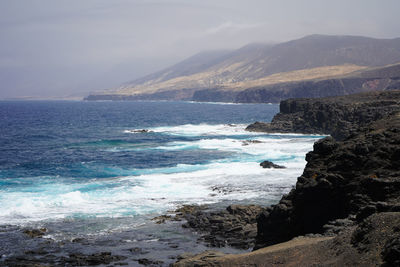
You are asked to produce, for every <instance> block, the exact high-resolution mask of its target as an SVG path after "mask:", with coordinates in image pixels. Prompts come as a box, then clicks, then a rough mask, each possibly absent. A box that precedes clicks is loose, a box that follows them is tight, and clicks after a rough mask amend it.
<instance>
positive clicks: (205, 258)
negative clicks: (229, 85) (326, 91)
mask: <svg viewBox="0 0 400 267" xmlns="http://www.w3.org/2000/svg"><path fill="white" fill-rule="evenodd" d="M249 129H253V130H266V131H270V132H273V131H277V130H279V129H280V130H282V131H287V132H293V131H295V132H302V131H305V132H307V133H320V132H325V133H328V134H329V133H333V135H334V136H336V137H338V138H339V139H341V140H335V138H333V137H331V136H329V137H326V138H324V139H321V140H319V141H318V142H316V143H315V144H314V148H313V151H311V152H309V153H308V154H307V155H306V161H307V165H306V167H305V169H304V172H303V174H302V175H301V176H300V177H299V178H298V180H297V183H296V186H295V188H294V189H293V190H291V192H290V193H289V194H287V195H285V196H283V197H282V199H281V200H280V201H279V203H278V204H276V205H273V206H271V207H269V208H266V209H264V211H263V212H261V214H260V215H259V216H258V218H257V237H256V246H255V251H254V252H252V253H247V254H243V255H238V256H233V255H221V254H220V255H212V253H211V254H210V253H209V252H208V253H204V254H201V255H198V256H196V257H194V258H191V259H183V260H181V261H180V262H179V263H177V264H176V266H192V265H191V264H193V263H196V264H198V266H238V265H241V264H242V265H244V264H247V265H251V264H253V265H257V264H261V265H262V264H266V265H268V266H278V265H279V266H282V265H283V266H311V265H319V266H380V265H382V266H399V265H400V260H399V259H400V229H399V222H400V91H384V92H373V93H366V94H360V95H352V96H349V97H331V98H325V99H292V100H287V101H283V102H281V112H280V113H279V114H278V115H277V116H276V117H275V118H274V120H273V122H272V123H271V124H262V123H257V124H254V125H252V126H249ZM304 236H307V237H304ZM293 238H295V239H293ZM283 242H286V243H283Z"/></svg>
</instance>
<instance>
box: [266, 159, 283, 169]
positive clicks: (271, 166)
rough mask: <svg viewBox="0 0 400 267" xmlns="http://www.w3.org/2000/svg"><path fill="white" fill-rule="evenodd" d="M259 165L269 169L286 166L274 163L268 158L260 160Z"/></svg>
mask: <svg viewBox="0 0 400 267" xmlns="http://www.w3.org/2000/svg"><path fill="white" fill-rule="evenodd" d="M260 166H261V167H263V168H266V169H271V168H274V169H285V168H286V167H285V166H281V165H278V164H275V163H273V162H271V161H268V160H265V161H263V162H261V163H260Z"/></svg>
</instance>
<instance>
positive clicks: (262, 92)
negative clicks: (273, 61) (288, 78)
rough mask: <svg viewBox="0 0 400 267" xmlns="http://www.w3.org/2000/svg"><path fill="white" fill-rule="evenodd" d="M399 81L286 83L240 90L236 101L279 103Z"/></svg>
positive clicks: (393, 84)
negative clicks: (285, 100)
mask: <svg viewBox="0 0 400 267" xmlns="http://www.w3.org/2000/svg"><path fill="white" fill-rule="evenodd" d="M397 83H398V81H397V80H395V79H391V78H375V79H372V78H343V79H327V80H320V81H303V82H295V83H289V84H285V83H284V84H277V85H271V86H266V87H260V88H250V89H247V90H245V91H243V92H239V93H238V95H237V96H236V99H235V101H236V102H238V103H278V102H280V101H281V100H284V99H288V98H304V97H308V98H319V97H328V96H340V95H350V94H356V93H362V92H368V91H379V90H385V89H387V88H388V87H390V88H393V87H396V86H397Z"/></svg>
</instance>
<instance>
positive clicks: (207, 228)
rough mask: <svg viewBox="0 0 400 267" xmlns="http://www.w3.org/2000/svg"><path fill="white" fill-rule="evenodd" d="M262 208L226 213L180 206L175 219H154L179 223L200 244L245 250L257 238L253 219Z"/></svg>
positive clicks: (238, 208)
mask: <svg viewBox="0 0 400 267" xmlns="http://www.w3.org/2000/svg"><path fill="white" fill-rule="evenodd" d="M263 210H264V208H262V207H260V206H256V205H230V206H228V207H227V208H226V210H221V211H212V210H207V209H206V207H205V206H183V207H182V208H180V209H178V210H176V215H175V216H170V217H167V218H166V217H162V216H160V217H157V218H155V220H156V222H160V220H162V221H161V222H160V223H163V222H165V221H167V220H173V221H174V220H182V219H185V220H186V221H187V222H186V223H185V224H184V225H183V227H186V228H192V229H195V230H197V231H198V232H199V233H200V235H201V237H200V240H202V241H204V242H206V243H207V244H208V245H209V246H212V247H224V246H227V245H228V246H232V247H235V248H242V249H248V248H251V247H253V246H254V243H255V237H256V235H257V221H256V218H257V216H258V215H259V214H260V213H261V212H262V211H263Z"/></svg>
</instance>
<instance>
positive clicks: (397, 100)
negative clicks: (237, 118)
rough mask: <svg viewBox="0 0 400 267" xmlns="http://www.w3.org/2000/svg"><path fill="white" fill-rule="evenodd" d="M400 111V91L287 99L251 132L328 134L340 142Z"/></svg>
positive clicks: (249, 128)
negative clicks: (277, 110) (368, 125)
mask: <svg viewBox="0 0 400 267" xmlns="http://www.w3.org/2000/svg"><path fill="white" fill-rule="evenodd" d="M398 111H400V91H398V90H393V91H382V92H369V93H364V94H357V95H351V96H340V97H328V98H320V99H310V98H307V99H288V100H284V101H282V102H281V104H280V113H278V114H277V115H276V116H275V117H274V118H273V119H272V122H271V123H262V122H256V123H254V124H251V125H249V126H248V127H247V128H246V130H248V131H255V132H274V133H276V132H281V133H305V134H307V133H309V134H330V135H332V136H333V137H334V138H336V139H339V140H340V139H344V138H345V137H347V136H349V135H350V134H351V133H354V132H356V131H357V130H358V128H359V127H360V126H365V125H367V124H368V123H371V122H373V121H376V120H379V119H382V118H385V117H387V116H390V115H391V114H395V113H396V112H398Z"/></svg>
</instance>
